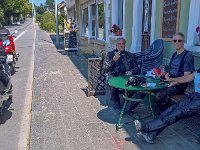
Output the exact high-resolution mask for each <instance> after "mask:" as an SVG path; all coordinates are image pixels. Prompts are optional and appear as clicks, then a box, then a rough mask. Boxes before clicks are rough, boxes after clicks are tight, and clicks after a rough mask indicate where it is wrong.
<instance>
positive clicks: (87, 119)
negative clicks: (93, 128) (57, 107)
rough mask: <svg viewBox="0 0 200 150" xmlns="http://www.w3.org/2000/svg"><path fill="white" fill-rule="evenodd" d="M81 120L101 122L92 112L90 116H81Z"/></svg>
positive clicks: (84, 121) (85, 122)
mask: <svg viewBox="0 0 200 150" xmlns="http://www.w3.org/2000/svg"><path fill="white" fill-rule="evenodd" d="M81 120H82V121H83V123H84V124H88V123H95V122H103V121H101V120H100V119H98V117H97V116H96V114H93V115H91V116H86V117H81Z"/></svg>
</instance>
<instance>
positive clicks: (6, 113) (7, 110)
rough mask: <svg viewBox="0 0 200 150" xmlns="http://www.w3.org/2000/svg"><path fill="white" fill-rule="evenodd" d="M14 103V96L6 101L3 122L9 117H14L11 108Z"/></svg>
mask: <svg viewBox="0 0 200 150" xmlns="http://www.w3.org/2000/svg"><path fill="white" fill-rule="evenodd" d="M11 104H12V98H9V99H8V100H7V101H5V104H4V107H3V113H2V114H1V115H2V116H1V124H4V123H5V122H6V121H7V120H8V119H10V118H11V117H12V112H11V111H10V110H13V109H12V108H10V105H11Z"/></svg>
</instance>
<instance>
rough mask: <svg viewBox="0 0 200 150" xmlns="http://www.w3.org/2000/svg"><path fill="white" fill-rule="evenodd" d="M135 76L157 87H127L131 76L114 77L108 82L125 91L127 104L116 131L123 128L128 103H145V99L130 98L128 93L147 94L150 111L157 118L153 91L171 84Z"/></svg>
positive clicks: (124, 96)
mask: <svg viewBox="0 0 200 150" xmlns="http://www.w3.org/2000/svg"><path fill="white" fill-rule="evenodd" d="M135 76H138V77H144V78H146V81H147V82H148V83H156V86H155V87H143V86H141V85H139V86H127V85H126V84H127V82H128V79H129V77H130V76H117V77H113V78H111V79H109V80H108V84H109V85H110V86H111V87H115V88H119V89H124V90H125V94H124V95H123V98H124V100H125V102H124V105H123V107H122V110H121V112H120V117H119V120H118V123H117V124H116V130H119V128H121V127H122V124H121V120H122V118H123V116H124V110H125V108H126V105H127V103H128V101H134V102H144V99H136V98H131V97H128V91H135V92H136V91H138V92H143V93H147V94H148V100H149V105H150V110H151V115H152V116H153V117H154V118H155V111H154V107H153V102H154V99H153V98H152V97H153V93H152V91H154V90H160V89H163V88H166V87H167V86H168V85H169V83H164V84H159V83H160V79H157V78H153V77H145V76H143V75H135Z"/></svg>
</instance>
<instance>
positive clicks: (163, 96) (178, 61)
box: [155, 32, 195, 114]
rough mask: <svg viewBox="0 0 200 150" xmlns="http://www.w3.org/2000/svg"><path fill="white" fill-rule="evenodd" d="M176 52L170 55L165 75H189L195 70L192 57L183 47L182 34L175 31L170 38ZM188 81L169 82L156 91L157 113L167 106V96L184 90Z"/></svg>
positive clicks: (172, 76)
mask: <svg viewBox="0 0 200 150" xmlns="http://www.w3.org/2000/svg"><path fill="white" fill-rule="evenodd" d="M172 42H173V46H174V47H175V49H176V52H175V53H174V54H173V55H172V57H171V60H170V63H169V68H170V69H169V73H168V74H167V75H166V76H169V77H171V78H177V77H181V76H184V75H189V74H191V73H192V72H194V71H195V68H194V57H193V55H192V53H191V52H190V51H187V50H186V49H185V48H184V34H183V33H180V32H178V33H176V34H174V36H173V38H172ZM187 86H188V83H178V82H174V81H172V82H170V85H169V86H168V87H167V88H165V89H162V90H160V91H158V92H157V93H156V98H155V101H156V104H157V105H158V106H157V113H158V114H159V113H161V112H162V111H163V110H165V109H166V108H167V107H168V106H169V98H170V97H171V96H173V95H178V94H182V93H184V92H185V90H186V88H187Z"/></svg>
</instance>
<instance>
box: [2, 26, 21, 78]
mask: <svg viewBox="0 0 200 150" xmlns="http://www.w3.org/2000/svg"><path fill="white" fill-rule="evenodd" d="M17 32H18V31H17V30H15V32H14V33H17ZM14 33H13V34H14ZM13 34H9V33H8V32H1V31H0V46H2V47H3V49H4V50H5V53H6V55H7V63H8V65H9V66H10V72H11V75H13V74H14V73H15V64H16V61H17V60H18V55H17V54H16V48H15V43H14V38H13V37H14V36H13Z"/></svg>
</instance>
